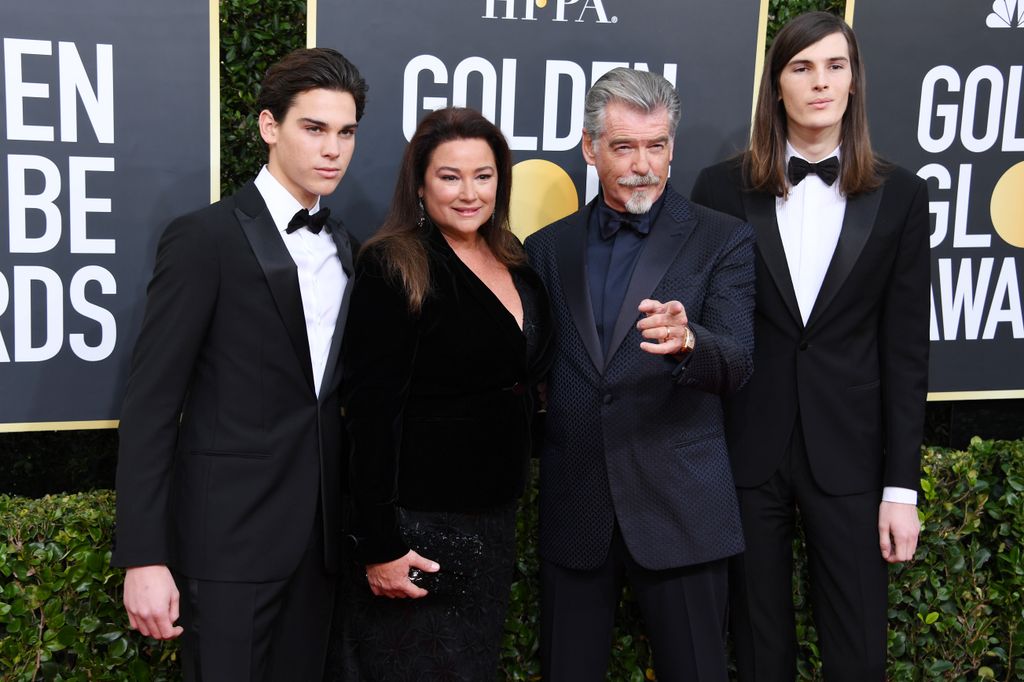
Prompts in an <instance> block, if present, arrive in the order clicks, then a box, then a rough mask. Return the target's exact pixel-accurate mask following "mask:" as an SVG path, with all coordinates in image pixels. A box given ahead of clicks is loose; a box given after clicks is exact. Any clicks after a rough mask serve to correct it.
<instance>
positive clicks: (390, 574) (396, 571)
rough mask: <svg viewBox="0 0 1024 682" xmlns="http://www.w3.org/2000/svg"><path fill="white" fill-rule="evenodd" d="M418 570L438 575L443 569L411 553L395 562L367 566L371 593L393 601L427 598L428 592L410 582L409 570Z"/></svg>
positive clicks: (367, 578) (410, 551)
mask: <svg viewBox="0 0 1024 682" xmlns="http://www.w3.org/2000/svg"><path fill="white" fill-rule="evenodd" d="M411 568H418V569H419V570H421V571H426V572H427V573H436V572H437V571H439V570H441V567H440V566H439V565H438V564H437V563H436V562H433V561H431V560H430V559H424V558H423V557H421V556H420V555H419V554H417V553H416V552H414V551H412V550H411V549H410V550H409V553H408V554H406V555H405V556H403V557H399V558H398V559H395V560H394V561H389V562H387V563H384V564H366V580H367V582H369V583H370V591H372V592H373V593H374V594H375V595H376V596H378V597H390V598H391V599H405V598H406V597H410V598H412V599H419V598H420V597H425V596H427V591H426V590H424V589H423V588H420V587H416V585H414V584H413V583H412V581H411V580H409V569H411Z"/></svg>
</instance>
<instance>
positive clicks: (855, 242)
mask: <svg viewBox="0 0 1024 682" xmlns="http://www.w3.org/2000/svg"><path fill="white" fill-rule="evenodd" d="M884 189H885V187H884V186H883V187H880V188H878V189H877V190H875V191H874V192H870V193H868V194H861V195H859V196H856V197H853V198H851V199H847V201H846V213H845V214H844V215H843V227H842V230H841V231H840V232H839V243H837V244H836V250H835V253H833V254H832V261H831V262H830V263H829V264H828V270H826V271H825V279H824V280H822V282H821V289H820V290H818V297H817V298H816V299H814V306H813V307H812V308H811V314H810V315H808V317H807V326H808V327H810V326H811V325H813V324H814V322H815V321H816V320H817V319H818V318H819V317H821V315H822V314H823V312H824V311H825V309H826V308H828V306H829V304H830V303H832V299H834V298H835V297H836V294H838V293H839V290H840V289H841V288H842V287H843V283H844V282H845V281H846V278H847V277H849V276H850V271H851V270H853V266H854V265H855V264H856V263H857V259H858V258H860V254H861V251H863V250H864V244H866V243H867V241H868V237H869V236H871V230H872V228H873V227H874V226H875V216H877V215H878V206H879V204H881V203H882V192H883V191H884Z"/></svg>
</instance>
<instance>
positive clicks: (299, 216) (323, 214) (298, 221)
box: [285, 206, 331, 234]
mask: <svg viewBox="0 0 1024 682" xmlns="http://www.w3.org/2000/svg"><path fill="white" fill-rule="evenodd" d="M330 215H331V209H329V208H327V207H326V206H322V207H321V208H320V210H319V211H317V212H316V213H314V214H313V215H309V211H308V210H306V209H302V210H300V211H299V212H298V213H296V214H295V216H294V217H293V218H292V219H291V220H289V221H288V228H287V229H286V230H285V232H287V233H288V234H291V233H292V232H294V231H295V230H298V229H299V228H302V227H306V228H309V231H310V232H312V233H313V234H320V230H322V229H324V226H326V225H327V218H328V217H330ZM327 231H328V232H330V231H331V228H329V227H328V228H327Z"/></svg>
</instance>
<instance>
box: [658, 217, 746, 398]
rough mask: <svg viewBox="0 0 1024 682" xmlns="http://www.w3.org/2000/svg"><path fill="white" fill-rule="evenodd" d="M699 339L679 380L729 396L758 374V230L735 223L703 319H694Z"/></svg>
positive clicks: (706, 299) (692, 324)
mask: <svg viewBox="0 0 1024 682" xmlns="http://www.w3.org/2000/svg"><path fill="white" fill-rule="evenodd" d="M689 325H690V327H691V328H692V329H693V332H694V334H695V335H696V337H697V345H696V346H695V347H694V350H693V352H692V353H690V354H689V356H687V357H686V359H685V360H684V361H683V365H682V366H681V367H680V368H678V369H677V370H676V377H677V378H676V380H677V381H679V382H680V383H683V384H685V385H687V386H690V387H692V388H696V389H699V390H703V391H707V392H709V393H716V394H719V395H727V394H730V393H734V392H736V391H738V390H739V389H740V388H742V387H743V385H744V384H745V383H746V382H747V380H748V379H749V378H750V374H751V372H752V371H753V353H754V231H753V228H751V227H750V225H747V224H746V223H737V224H735V227H734V229H733V230H732V233H731V234H730V237H729V240H728V241H727V242H726V244H725V247H724V248H723V249H722V252H721V254H720V256H719V257H718V259H717V261H716V262H715V264H714V266H713V273H712V276H711V279H710V283H709V285H708V292H707V294H706V296H705V297H704V306H703V309H702V310H701V312H700V319H699V321H698V320H694V319H691V320H689Z"/></svg>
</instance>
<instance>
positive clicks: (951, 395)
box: [928, 390, 1024, 402]
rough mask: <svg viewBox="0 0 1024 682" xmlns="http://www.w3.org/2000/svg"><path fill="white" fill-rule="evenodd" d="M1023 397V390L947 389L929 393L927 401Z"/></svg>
mask: <svg viewBox="0 0 1024 682" xmlns="http://www.w3.org/2000/svg"><path fill="white" fill-rule="evenodd" d="M1014 398H1024V390H1016V391H948V392H945V393H929V394H928V401H929V402H943V401H947V400H1011V399H1014Z"/></svg>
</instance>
